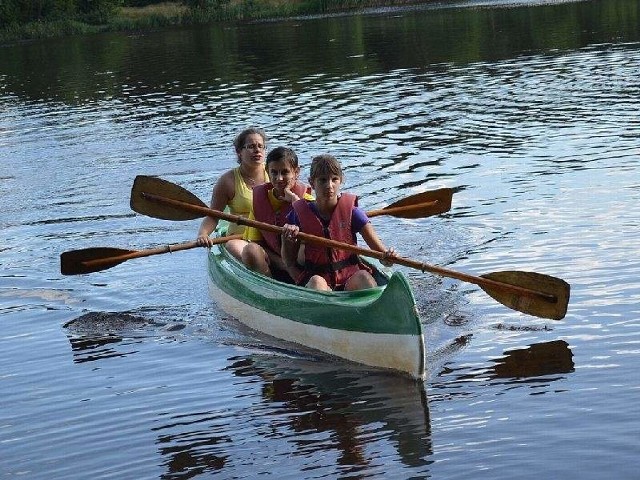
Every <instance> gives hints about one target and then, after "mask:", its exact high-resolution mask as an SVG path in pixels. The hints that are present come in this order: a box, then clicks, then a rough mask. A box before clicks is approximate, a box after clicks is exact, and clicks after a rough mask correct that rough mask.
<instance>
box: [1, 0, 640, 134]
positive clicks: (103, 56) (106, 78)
mask: <svg viewBox="0 0 640 480" xmlns="http://www.w3.org/2000/svg"><path fill="white" fill-rule="evenodd" d="M580 3H581V2H575V3H573V2H572V3H563V4H559V5H545V6H536V7H533V8H532V7H526V6H517V7H515V8H509V9H506V8H494V9H473V8H450V9H443V8H436V9H434V8H433V6H432V5H427V6H426V7H423V8H426V11H420V10H419V9H418V10H416V9H415V7H414V9H396V10H394V11H392V12H391V13H394V16H393V17H392V18H390V15H389V13H390V12H389V11H385V12H384V13H383V14H377V15H375V14H373V15H368V16H363V15H356V16H352V17H333V18H315V19H306V20H295V21H288V22H277V23H275V22H268V23H263V24H253V25H240V26H233V27H229V26H222V25H214V26H210V27H203V28H197V29H181V30H173V31H171V30H167V31H163V32H161V33H152V32H148V33H146V34H144V35H140V36H139V35H123V34H105V35H96V36H92V37H87V38H85V37H76V38H68V39H59V40H54V41H47V42H34V43H31V44H25V45H15V46H11V47H8V48H3V54H2V56H1V57H0V71H2V72H3V74H5V75H4V76H3V77H0V80H1V81H2V83H0V92H2V91H7V92H10V93H14V94H16V95H19V96H21V97H24V98H27V99H31V100H45V101H49V100H54V101H63V102H65V103H68V104H82V103H84V102H86V101H101V100H103V99H107V100H110V99H113V98H119V99H121V100H122V101H123V102H125V103H126V104H129V103H131V104H132V105H133V106H134V107H136V110H137V109H138V108H139V107H140V106H147V107H151V108H152V109H154V110H155V109H156V107H157V109H158V111H159V112H158V114H162V112H166V113H168V117H171V116H179V117H181V116H182V115H190V116H191V118H190V121H196V120H197V119H198V116H199V114H200V113H201V112H215V111H219V110H220V108H221V104H220V102H221V101H222V102H225V100H224V99H227V100H226V102H232V100H233V99H234V98H243V97H245V96H246V94H247V87H248V86H257V85H259V84H261V83H262V82H272V81H274V79H277V81H278V82H282V84H281V85H279V87H278V86H277V85H274V84H272V85H269V84H267V85H264V89H265V91H264V92H263V95H265V94H266V95H269V96H273V94H274V93H275V89H276V87H278V89H291V90H292V92H294V93H295V92H298V91H299V90H301V89H306V88H308V87H309V86H312V87H313V86H315V85H318V84H322V83H323V82H324V81H326V80H331V79H333V78H335V77H336V76H338V77H342V76H345V75H347V76H349V75H353V74H357V75H360V76H371V75H373V74H375V73H376V72H389V71H392V70H396V69H413V68H424V67H425V66H434V67H433V68H435V69H436V70H437V69H438V68H441V66H442V65H443V64H468V63H473V62H491V61H496V60H499V59H505V58H512V57H514V56H517V55H522V54H529V53H531V52H546V51H549V50H555V51H557V50H558V49H578V48H581V47H584V46H585V45H589V44H605V43H610V42H633V41H637V39H638V35H639V27H638V25H639V24H640V22H639V21H638V9H637V2H635V1H634V0H609V1H607V2H588V3H587V4H586V5H584V4H580ZM551 20H553V21H554V22H555V23H554V24H553V25H550V23H549V22H550V21H551ZM282 59H287V61H286V62H283V61H282ZM434 73H435V75H436V76H437V73H438V72H437V71H435V72H434ZM3 83H6V85H3ZM216 92H217V93H220V94H221V95H218V94H217V93H216ZM167 100H171V104H168V102H167ZM222 108H223V109H224V107H222ZM132 114H135V110H134V111H132V110H131V109H126V111H124V110H123V111H122V113H121V115H122V118H123V119H124V118H127V119H128V118H129V117H130V115H132ZM158 114H156V116H157V115H158ZM140 120H141V121H142V120H144V119H143V118H142V117H141V118H140Z"/></svg>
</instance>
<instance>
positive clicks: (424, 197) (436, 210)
mask: <svg viewBox="0 0 640 480" xmlns="http://www.w3.org/2000/svg"><path fill="white" fill-rule="evenodd" d="M452 198H453V189H452V188H440V189H438V190H431V191H428V192H423V193H417V194H415V195H411V196H410V197H406V198H403V199H402V200H398V201H397V202H394V203H392V204H391V205H387V206H386V207H385V208H383V209H382V212H384V211H385V210H393V213H391V212H389V215H393V216H394V217H398V218H425V217H430V216H432V215H439V214H441V213H444V212H448V211H449V210H451V200H452ZM433 202H436V203H433Z"/></svg>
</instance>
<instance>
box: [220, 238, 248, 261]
mask: <svg viewBox="0 0 640 480" xmlns="http://www.w3.org/2000/svg"><path fill="white" fill-rule="evenodd" d="M246 245H248V243H247V242H245V241H244V240H229V241H228V242H227V243H226V245H225V248H226V249H227V251H228V252H229V253H230V254H231V255H233V256H234V257H236V258H237V259H238V260H242V250H243V249H244V247H245V246H246Z"/></svg>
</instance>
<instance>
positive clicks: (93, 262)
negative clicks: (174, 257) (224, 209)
mask: <svg viewBox="0 0 640 480" xmlns="http://www.w3.org/2000/svg"><path fill="white" fill-rule="evenodd" d="M171 185H173V184H171ZM167 188H169V189H170V190H171V194H173V195H174V196H179V198H182V199H183V200H185V201H187V202H188V203H191V202H193V201H194V199H196V200H197V201H198V202H200V199H198V198H197V197H195V196H193V195H191V193H190V192H188V191H187V190H184V189H182V187H179V188H178V189H172V188H171V187H169V186H168V187H167ZM185 192H186V193H187V194H188V195H186V196H185V195H184V193H185ZM452 197H453V189H451V188H441V189H438V190H432V191H429V192H423V193H417V194H415V195H411V196H409V197H406V198H403V199H402V200H398V201H397V202H394V203H392V204H391V205H388V206H387V207H385V208H383V209H380V210H372V211H370V212H367V215H368V216H369V217H377V216H379V215H391V216H394V217H399V218H424V217H428V216H431V215H438V214H440V213H444V212H448V211H449V210H450V209H451V200H452ZM202 205H204V204H202ZM204 206H206V205H204ZM171 215H172V216H171V218H170V219H171V220H193V219H195V218H199V217H201V216H202V215H199V214H196V215H194V214H193V213H192V212H188V211H186V210H181V209H178V210H175V211H174V212H172V214H171ZM232 238H242V236H241V235H234V236H230V237H223V238H220V239H215V240H214V243H224V242H226V241H227V240H231V239H232ZM197 246H198V245H197V244H195V242H188V243H183V244H176V245H167V246H164V247H158V248H152V249H148V250H124V249H120V248H110V247H98V248H85V249H82V250H72V251H69V252H65V253H63V254H62V255H61V256H60V270H61V272H62V274H63V275H79V274H83V273H92V272H99V271H101V270H106V269H108V268H111V267H115V266H116V265H119V264H121V263H122V262H125V261H127V260H130V259H132V258H139V257H148V256H150V255H158V254H162V253H171V252H177V251H180V250H186V249H189V248H195V247H197Z"/></svg>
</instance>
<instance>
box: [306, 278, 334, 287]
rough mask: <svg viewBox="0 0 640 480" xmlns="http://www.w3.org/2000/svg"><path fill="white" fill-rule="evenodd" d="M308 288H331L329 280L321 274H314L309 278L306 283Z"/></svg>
mask: <svg viewBox="0 0 640 480" xmlns="http://www.w3.org/2000/svg"><path fill="white" fill-rule="evenodd" d="M306 287H307V288H313V289H314V290H324V291H327V290H331V288H330V287H329V285H328V284H327V281H326V280H325V279H324V278H323V277H321V276H320V275H314V276H313V277H311V278H310V279H309V281H308V282H307V285H306Z"/></svg>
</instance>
